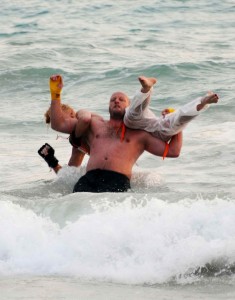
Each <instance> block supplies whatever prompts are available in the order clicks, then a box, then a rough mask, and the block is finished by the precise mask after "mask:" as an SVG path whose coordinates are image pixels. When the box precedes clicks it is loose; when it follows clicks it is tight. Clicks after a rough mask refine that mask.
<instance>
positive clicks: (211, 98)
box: [197, 92, 219, 111]
mask: <svg viewBox="0 0 235 300" xmlns="http://www.w3.org/2000/svg"><path fill="white" fill-rule="evenodd" d="M218 101H219V97H218V95H217V94H214V93H213V92H209V93H208V94H207V95H206V96H205V97H203V98H202V101H201V103H200V104H198V105H197V111H200V110H202V109H203V108H204V107H205V106H206V105H207V104H212V103H217V102H218Z"/></svg>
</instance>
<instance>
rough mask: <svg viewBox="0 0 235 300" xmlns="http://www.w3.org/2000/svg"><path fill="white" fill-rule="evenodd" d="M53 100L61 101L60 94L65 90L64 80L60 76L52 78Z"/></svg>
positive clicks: (50, 84)
mask: <svg viewBox="0 0 235 300" xmlns="http://www.w3.org/2000/svg"><path fill="white" fill-rule="evenodd" d="M49 86H50V91H51V100H60V94H61V91H62V88H63V79H62V77H61V76H60V75H53V76H51V77H50V82H49Z"/></svg>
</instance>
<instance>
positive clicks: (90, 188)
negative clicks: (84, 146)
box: [50, 75, 182, 192]
mask: <svg viewBox="0 0 235 300" xmlns="http://www.w3.org/2000/svg"><path fill="white" fill-rule="evenodd" d="M62 87H63V82H62V78H61V76H60V75H54V76H52V77H51V78H50V90H51V100H52V101H51V126H52V128H53V129H54V130H57V131H60V132H64V133H69V134H71V133H74V134H75V136H76V137H79V136H81V135H82V136H83V137H85V138H86V140H87V143H88V144H89V146H90V158H89V160H88V163H87V168H86V171H87V173H86V174H85V175H84V176H82V177H81V178H80V179H79V180H78V182H77V183H76V185H75V187H74V192H124V191H127V190H128V189H129V188H130V178H131V174H132V168H133V165H134V164H135V162H136V161H137V159H138V158H139V156H140V155H141V154H142V153H143V152H144V151H148V152H149V153H151V154H153V155H156V156H162V155H163V153H164V150H165V142H163V141H161V140H159V139H157V138H155V137H153V136H152V135H151V134H149V133H148V132H146V131H143V130H133V129H129V128H126V127H125V125H124V123H123V117H124V114H125V109H126V108H127V107H128V105H129V99H128V97H127V95H125V94H124V93H122V92H115V93H114V94H113V95H112V96H111V98H110V102H109V113H110V119H109V120H104V119H103V118H102V117H100V116H97V115H93V114H91V113H89V112H87V111H84V114H83V115H82V118H81V120H82V121H81V122H80V123H81V124H79V121H78V122H77V123H76V121H75V122H74V121H73V120H72V119H66V118H64V117H63V115H62V114H61V105H60V94H61V90H62ZM181 147H182V133H179V134H177V135H175V136H173V137H172V139H171V142H170V144H169V149H168V153H167V155H166V156H167V157H178V156H179V154H180V151H181Z"/></svg>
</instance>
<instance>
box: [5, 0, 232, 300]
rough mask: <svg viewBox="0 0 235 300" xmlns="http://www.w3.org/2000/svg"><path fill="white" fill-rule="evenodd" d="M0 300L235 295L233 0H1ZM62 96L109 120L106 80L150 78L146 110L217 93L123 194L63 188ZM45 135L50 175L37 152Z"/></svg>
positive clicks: (70, 173) (67, 180)
mask: <svg viewBox="0 0 235 300" xmlns="http://www.w3.org/2000/svg"><path fill="white" fill-rule="evenodd" d="M0 8H1V9H0V53H1V55H0V82H1V84H0V90H1V101H0V106H1V109H0V111H1V118H0V133H1V140H0V160H1V163H0V290H1V293H0V299H4V300H6V299H53V300H54V299H94V300H98V299H128V300H129V299H135V300H136V299H137V300H139V299H176V300H178V299H215V300H217V299H234V298H235V275H234V274H235V217H234V216H235V202H234V201H235V187H234V185H235V175H234V172H235V168H234V163H235V135H234V132H235V119H234V114H235V106H234V91H235V52H234V49H235V39H234V36H235V2H234V1H233V0H225V1H218V0H212V1H205V0H199V1H196V0H192V1H187V0H182V1H179V0H178V1H177V0H175V1H169V0H166V1H160V0H159V1H149V0H146V1H144V2H143V1H139V0H136V1H124V0H120V1H108V0H93V1H90V2H87V1H74V0H67V1H66V0H64V1H62V0H61V1H55V0H52V1H38V0H30V1H20V0H13V1H5V0H3V1H1V4H0ZM55 73H60V74H62V76H63V78H64V89H63V102H64V103H68V104H70V105H71V106H73V107H74V108H75V109H80V108H86V109H89V110H91V111H95V112H97V113H99V114H100V115H102V116H103V117H105V118H108V109H107V108H108V100H109V97H110V95H111V94H112V93H113V92H114V91H116V90H123V91H124V92H126V93H127V94H128V95H130V96H131V95H133V94H134V93H135V91H136V90H137V89H139V82H138V79H137V78H138V76H139V75H146V76H154V77H157V78H158V83H157V85H156V87H155V89H154V94H153V97H152V102H151V108H152V109H153V110H154V112H155V113H156V114H160V112H161V110H162V109H164V108H166V107H168V106H171V107H175V108H177V107H180V106H181V105H183V104H184V103H186V102H187V101H189V100H191V99H193V98H195V97H197V96H200V95H203V94H205V93H206V92H207V91H211V90H212V91H215V92H216V93H218V95H219V96H220V100H219V103H218V104H216V105H211V107H210V108H209V109H208V110H207V111H206V112H204V113H203V114H201V115H200V116H199V117H198V118H197V119H196V120H194V121H193V122H192V123H190V124H189V125H188V127H187V128H186V129H185V130H184V142H183V147H182V151H181V155H180V157H179V158H177V159H165V160H164V161H163V160H162V159H161V158H160V157H154V156H152V155H150V154H148V153H144V154H143V155H142V156H141V158H140V159H139V160H138V162H137V164H136V165H135V167H134V169H133V177H132V181H131V184H132V190H131V191H129V192H127V193H123V194H111V193H104V194H90V193H82V194H72V189H73V185H74V183H75V182H76V181H77V179H78V178H79V177H80V176H81V175H82V174H84V172H85V166H86V162H87V159H86V160H85V161H84V163H83V165H82V167H81V168H79V169H75V168H69V167H67V166H66V164H67V162H68V159H69V157H70V151H71V147H70V145H69V143H68V141H67V139H66V138H67V136H66V135H63V134H60V133H59V134H57V133H56V132H55V131H53V130H52V129H50V128H48V127H47V126H46V125H45V123H44V118H43V114H44V112H45V111H46V110H47V108H48V106H49V104H50V95H49V89H48V79H49V76H50V75H52V74H55ZM45 142H48V143H49V144H51V145H52V146H53V147H54V148H55V151H56V157H57V158H58V159H59V161H60V163H61V164H62V165H63V166H64V167H63V169H62V170H61V172H60V173H59V175H58V176H56V175H55V174H54V173H53V172H51V171H50V170H49V169H48V167H47V165H46V164H45V162H44V161H43V160H42V159H41V158H40V157H39V156H38V154H37V150H38V149H39V148H40V147H41V145H42V144H44V143H45Z"/></svg>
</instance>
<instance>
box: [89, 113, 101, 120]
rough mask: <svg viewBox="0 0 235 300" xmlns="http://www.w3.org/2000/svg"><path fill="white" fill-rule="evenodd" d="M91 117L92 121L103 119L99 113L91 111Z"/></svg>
mask: <svg viewBox="0 0 235 300" xmlns="http://www.w3.org/2000/svg"><path fill="white" fill-rule="evenodd" d="M91 118H92V120H94V121H104V118H103V117H101V116H100V115H97V114H96V113H91Z"/></svg>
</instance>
